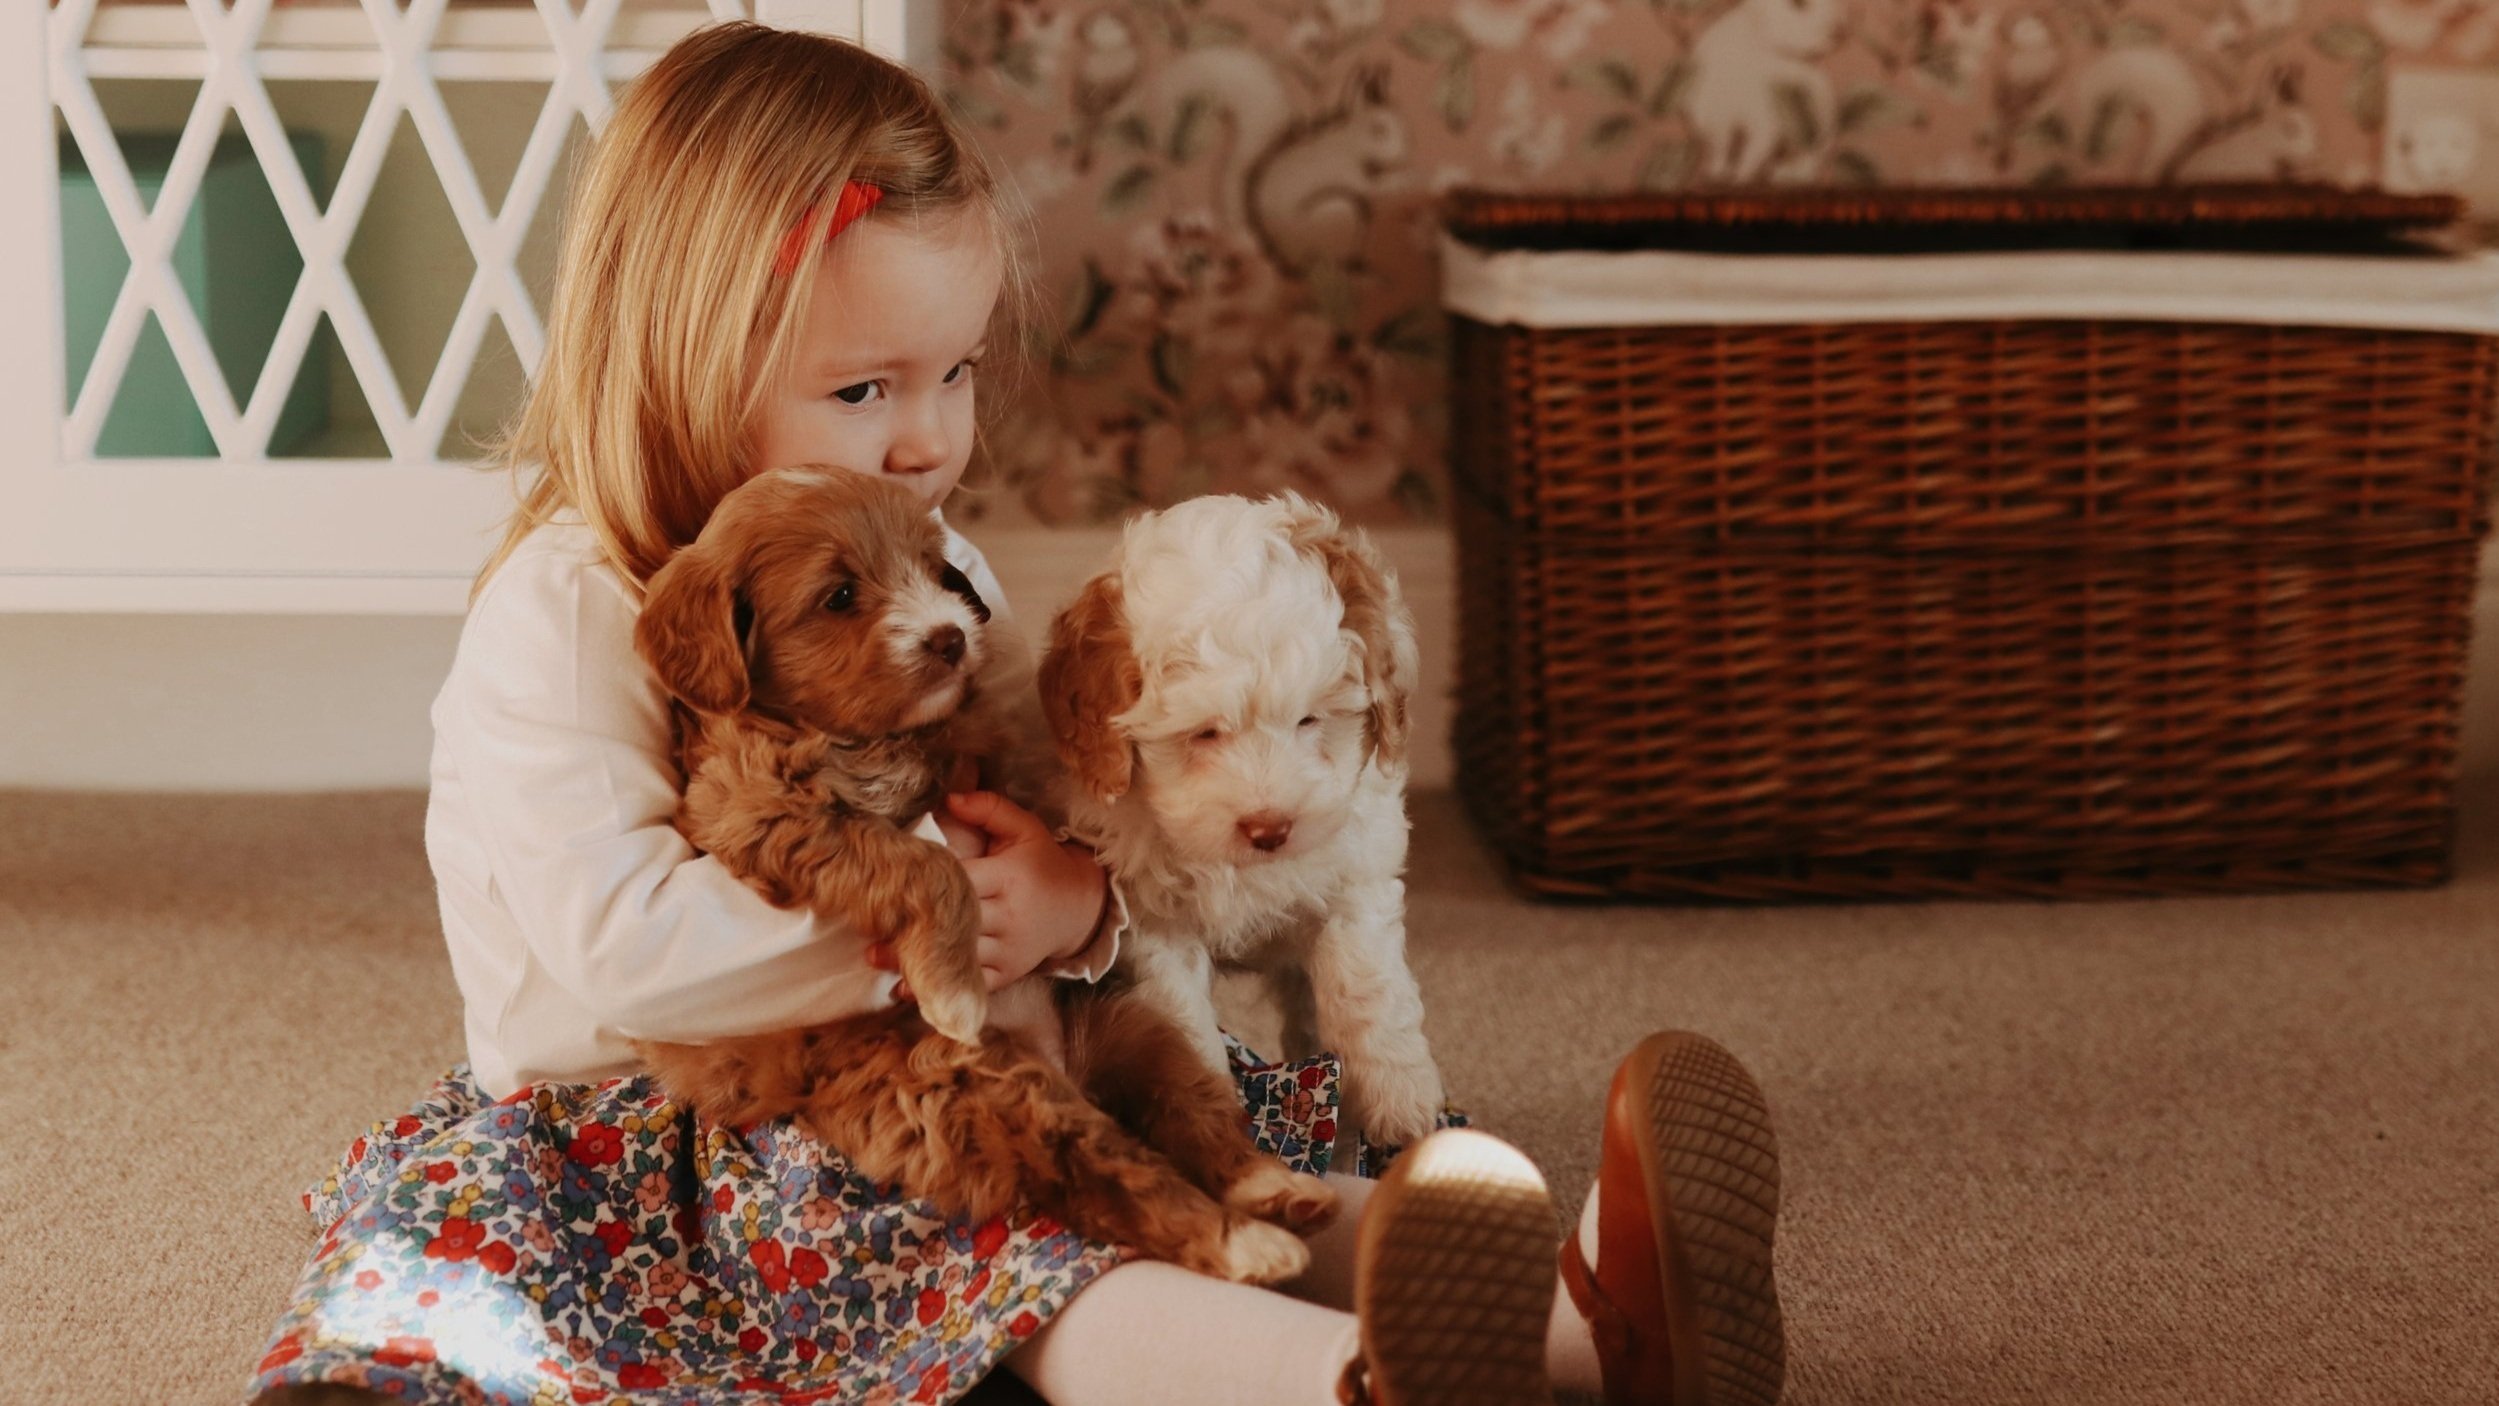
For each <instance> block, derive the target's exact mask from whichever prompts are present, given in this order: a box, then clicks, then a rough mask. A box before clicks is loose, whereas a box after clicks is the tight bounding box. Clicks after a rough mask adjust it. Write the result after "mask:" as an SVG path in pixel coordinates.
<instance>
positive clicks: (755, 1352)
mask: <svg viewBox="0 0 2499 1406" xmlns="http://www.w3.org/2000/svg"><path fill="white" fill-rule="evenodd" d="M1229 1044H1230V1049H1231V1054H1232V1066H1233V1074H1234V1077H1235V1078H1236V1079H1237V1080H1238V1081H1239V1084H1240V1087H1241V1093H1242V1100H1243V1103H1244V1104H1245V1105H1246V1107H1247V1109H1248V1117H1249V1124H1250V1130H1251V1133H1252V1135H1253V1136H1254V1137H1255V1138H1256V1139H1257V1141H1258V1143H1259V1144H1260V1145H1261V1146H1262V1147H1264V1148H1266V1149H1267V1150H1268V1151H1270V1152H1272V1153H1274V1154H1275V1155H1276V1156H1278V1157H1280V1158H1282V1159H1283V1160H1284V1161H1285V1162H1287V1163H1288V1164H1290V1165H1291V1166H1293V1167H1294V1168H1295V1169H1297V1170H1300V1171H1305V1172H1310V1173H1314V1174H1316V1173H1321V1172H1325V1171H1326V1170H1327V1169H1328V1165H1329V1161H1330V1158H1331V1156H1332V1154H1333V1153H1334V1151H1335V1147H1336V1114H1337V1092H1338V1090H1337V1085H1338V1077H1339V1071H1338V1066H1337V1062H1336V1060H1335V1059H1334V1057H1332V1056H1328V1055H1321V1056H1318V1057H1316V1058H1312V1059H1306V1060H1297V1061H1293V1062H1289V1063H1269V1062H1264V1061H1261V1060H1260V1059H1258V1058H1257V1057H1256V1056H1254V1055H1252V1054H1251V1053H1250V1052H1249V1051H1248V1050H1247V1049H1246V1048H1244V1047H1243V1046H1242V1045H1240V1043H1239V1042H1238V1041H1230V1042H1229ZM1464 1121H1465V1119H1464V1117H1463V1115H1461V1114H1458V1113H1457V1112H1456V1111H1455V1110H1450V1111H1448V1112H1446V1113H1444V1115H1443V1123H1444V1125H1455V1124H1463V1123H1464ZM1352 1145H1353V1149H1354V1161H1355V1166H1354V1169H1353V1170H1354V1171H1355V1173H1356V1174H1357V1175H1363V1176H1375V1175H1377V1174H1378V1173H1379V1172H1380V1171H1382V1170H1384V1169H1385V1168H1386V1166H1387V1165H1388V1161H1389V1159H1390V1158H1391V1157H1393V1156H1394V1155H1395V1151H1396V1150H1395V1149H1393V1148H1381V1147H1375V1146H1373V1145H1372V1144H1370V1143H1369V1142H1368V1141H1367V1140H1365V1139H1361V1138H1359V1137H1357V1138H1355V1139H1353V1142H1352ZM303 1200H304V1209H305V1210H306V1211H307V1212H308V1213H310V1215H311V1217H312V1221H313V1224H314V1225H315V1227H316V1228H318V1229H319V1231H320V1232H321V1238H320V1241H319V1243H318V1244H317V1245H316V1246H315V1248H314V1250H313V1253H312V1257H311V1260H310V1262H309V1263H308V1264H307V1265H306V1267H305V1270H304V1273H303V1276H302V1278H301V1279H300V1280H299V1281H298V1283H297V1285H296V1289H295V1292H294V1295H293V1297H292V1298H291V1300H290V1301H289V1303H288V1306H287V1309H286V1311H285V1313H284V1315H283V1316H282V1317H281V1318H280V1319H279V1321H278V1325H277V1328H276V1329H275V1331H274V1332H273V1333H272V1335H271V1339H270V1344H269V1348H268V1351H267V1353H266V1354H265V1355H264V1356H263V1357H262V1359H261V1362H260V1365H259V1368H258V1371H257V1373H256V1375H255V1376H254V1378H253V1380H252V1382H251V1384H250V1387H249V1392H250V1394H251V1395H253V1396H257V1395H258V1394H260V1393H261V1392H264V1391H267V1390H270V1389H272V1388H275V1387H279V1386H285V1385H291V1384H309V1383H315V1382H338V1383H345V1384H349V1385H356V1386H362V1387H364V1388H366V1389H368V1390H373V1391H380V1392H385V1393H389V1394H392V1395H395V1396H397V1397H399V1398H400V1399H401V1400H403V1401H407V1402H410V1403H466V1404H468V1406H483V1403H495V1404H496V1406H559V1403H576V1402H584V1403H586V1402H617V1403H631V1404H632V1406H694V1404H695V1403H705V1404H706V1406H709V1404H710V1403H726V1402H740V1403H744V1402H789V1403H799V1402H827V1403H843V1404H844V1406H852V1404H853V1403H855V1404H856V1406H896V1403H903V1402H915V1403H937V1402H947V1401H953V1400H955V1399H957V1398H958V1397H960V1396H962V1395H963V1394H964V1393H965V1392H967V1391H969V1390H970V1389H971V1387H972V1385H973V1383H975V1382H977V1381H978V1380H979V1379H980V1378H981V1377H982V1376H983V1375H984V1374H986V1373H987V1372H988V1371H989V1370H990V1369H991V1368H992V1367H994V1366H995V1365H996V1364H997V1362H998V1360H999V1359H1000V1358H1002V1357H1004V1356H1005V1355H1006V1354H1007V1353H1008V1352H1010V1351H1012V1350H1013V1349H1014V1348H1015V1346H1016V1345H1017V1344H1018V1343H1020V1342H1022V1341H1023V1340H1024V1339H1026V1338H1028V1337H1031V1336H1032V1335H1033V1334H1034V1333H1035V1332H1038V1331H1039V1330H1040V1328H1041V1326H1042V1325H1043V1324H1045V1323H1047V1322H1049V1321H1050V1319H1051V1318H1052V1317H1054V1316H1055V1315H1056V1314H1057V1313H1058V1311H1059V1310H1060V1309H1061V1308H1062V1307H1064V1306H1065V1305H1066V1304H1067V1302H1068V1301H1069V1300H1070V1299H1071V1298H1073V1297H1074V1296H1075V1294H1076V1293H1077V1291H1078V1290H1080V1289H1082V1288H1083V1287H1084V1286H1085V1285H1086V1284H1087V1283H1089V1282H1091V1281H1092V1280H1093V1279H1094V1278H1095V1277H1097V1276H1098V1275H1100V1274H1101V1273H1102V1272H1103V1271H1105V1270H1107V1269H1110V1268H1111V1267H1113V1266H1114V1265H1117V1264H1118V1263H1120V1262H1121V1261H1122V1260H1123V1259H1125V1258H1127V1257H1128V1254H1127V1252H1126V1251H1124V1250H1122V1249H1121V1248H1119V1247H1116V1246H1112V1245H1105V1244H1100V1243H1096V1242H1091V1241H1087V1240H1085V1239H1083V1238H1081V1237H1080V1236H1078V1235H1076V1234H1075V1233H1073V1232H1072V1231H1069V1230H1067V1229H1066V1228H1064V1227H1062V1226H1060V1225H1058V1224H1056V1223H1055V1222H1052V1221H1049V1220H1047V1219H1044V1218H1041V1217H1038V1216H1030V1215H1024V1216H1015V1217H1006V1218H1001V1219H996V1220H991V1221H988V1222H986V1223H983V1224H979V1225H965V1224H956V1223H950V1222H948V1221H947V1220H946V1219H945V1218H943V1217H942V1216H940V1215H938V1214H937V1213H936V1212H935V1210H934V1208H932V1207H929V1206H928V1205H926V1204H925V1203H917V1202H911V1201H907V1200H905V1199H903V1198H902V1197H901V1195H900V1193H899V1192H898V1190H897V1189H896V1188H894V1187H892V1186H887V1185H878V1184H876V1183H874V1182H871V1181H869V1180H867V1179H866V1178H864V1177H861V1176H859V1175H857V1174H856V1173H854V1172H852V1171H851V1170H850V1169H849V1167H848V1166H847V1165H846V1164H845V1163H844V1162H843V1161H842V1159H841V1158H840V1157H839V1156H838V1155H836V1154H834V1153H832V1152H830V1151H828V1150H827V1149H826V1148H825V1147H824V1146H823V1145H822V1144H820V1143H817V1142H815V1141H814V1140H813V1139H811V1138H809V1137H807V1136H806V1135H805V1134H803V1133H801V1132H799V1131H798V1130H797V1129H796V1128H795V1127H793V1126H791V1125H789V1124H786V1123H780V1124H764V1125H757V1126H754V1127H750V1128H746V1129H731V1128H727V1127H722V1126H719V1125H716V1124H711V1123H708V1122H706V1121H704V1120H702V1119H700V1118H698V1117H696V1116H695V1115H694V1114H693V1113H692V1112H691V1111H690V1110H687V1109H683V1108H680V1107H678V1106H677V1105H675V1104H672V1103H670V1102H669V1101H668V1100H667V1099H665V1098H664V1097H662V1096H661V1095H660V1093H659V1092H658V1090H657V1089H656V1087H654V1086H653V1084H652V1082H651V1081H650V1080H649V1079H647V1078H642V1077H635V1078H625V1079H612V1080H608V1081H605V1082H602V1083H595V1084H555V1083H550V1084H538V1085H532V1086H530V1087H527V1088H523V1089H521V1090H520V1091H518V1092H517V1093H515V1094H513V1095H512V1096H511V1097H510V1098H507V1099H504V1100H502V1101H501V1102H489V1101H488V1100H487V1099H486V1098H485V1096H484V1095H483V1094H482V1093H481V1092H480V1091H479V1089H478V1088H477V1085H476V1082H475V1080H474V1079H473V1078H472V1077H471V1076H470V1073H469V1070H468V1067H467V1066H466V1065H455V1066H453V1067H452V1068H451V1069H450V1070H449V1071H448V1072H446V1073H445V1074H444V1075H443V1076H442V1077H441V1078H440V1079H439V1080H437V1081H436V1083H435V1084H434V1086H433V1088H431V1089H430V1090H428V1091H427V1092H426V1094H425V1095H424V1096H423V1097H422V1098H420V1099H419V1100H418V1101H417V1103H416V1104H415V1106H414V1107H412V1108H410V1109H409V1110H408V1111H407V1112H405V1113H403V1114H400V1115H399V1116H398V1117H396V1118H394V1119H390V1120H386V1121H384V1122H381V1123H377V1124H375V1125H374V1126H373V1128H372V1130H371V1131H370V1132H368V1133H367V1134H366V1135H365V1136H363V1137H360V1138H357V1139H356V1140H355V1142H354V1143H353V1144H352V1145H350V1146H349V1148H348V1149H347V1152H346V1154H345V1156H344V1157H343V1158H342V1159H341V1160H340V1162H339V1166H338V1169H337V1171H336V1172H335V1173H333V1174H332V1175H330V1176H329V1177H327V1178H325V1179H324V1180H323V1181H321V1182H320V1183H319V1184H318V1185H316V1186H314V1187H313V1188H311V1189H310V1190H309V1191H307V1192H306V1193H305V1194H304V1198H303Z"/></svg>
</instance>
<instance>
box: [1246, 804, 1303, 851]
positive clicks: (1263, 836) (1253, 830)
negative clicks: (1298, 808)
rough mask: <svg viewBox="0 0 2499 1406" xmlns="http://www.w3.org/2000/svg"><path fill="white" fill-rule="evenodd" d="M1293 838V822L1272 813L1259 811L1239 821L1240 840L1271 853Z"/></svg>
mask: <svg viewBox="0 0 2499 1406" xmlns="http://www.w3.org/2000/svg"><path fill="white" fill-rule="evenodd" d="M1292 836H1293V822H1292V821H1290V820H1287V819H1285V818H1284V817H1283V816H1281V815H1278V814H1276V813H1275V812H1274V811H1261V812H1259V813H1258V814H1256V815H1252V816H1246V817H1244V818H1243V819H1242V821H1241V838H1242V839H1245V840H1247V841H1249V842H1250V843H1251V844H1252V845H1254V846H1256V847H1257V848H1259V849H1262V850H1267V851H1270V852H1273V851H1275V850H1279V849H1282V848H1284V842H1285V841H1286V840H1288V839H1291V838H1292Z"/></svg>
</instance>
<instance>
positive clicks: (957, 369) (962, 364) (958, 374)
mask: <svg viewBox="0 0 2499 1406" xmlns="http://www.w3.org/2000/svg"><path fill="white" fill-rule="evenodd" d="M978 365H980V363H979V362H977V361H974V360H972V359H971V358H970V357H968V356H967V357H965V358H964V359H963V360H961V361H958V362H956V363H955V364H954V369H953V370H951V371H949V372H947V373H946V384H947V385H950V386H951V385H955V384H957V383H958V382H962V381H968V380H970V379H972V368H973V367H975V366H978Z"/></svg>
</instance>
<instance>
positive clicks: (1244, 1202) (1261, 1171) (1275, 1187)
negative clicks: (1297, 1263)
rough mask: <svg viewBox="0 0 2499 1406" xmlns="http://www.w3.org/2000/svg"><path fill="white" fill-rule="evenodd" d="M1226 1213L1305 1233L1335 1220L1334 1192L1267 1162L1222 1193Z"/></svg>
mask: <svg viewBox="0 0 2499 1406" xmlns="http://www.w3.org/2000/svg"><path fill="white" fill-rule="evenodd" d="M1223 1204H1224V1208H1225V1209H1226V1210H1231V1211H1238V1212H1240V1213H1241V1214H1243V1215H1245V1216H1256V1217H1257V1218H1258V1219H1260V1220H1262V1221H1267V1222H1269V1223H1271V1224H1274V1225H1280V1226H1283V1227H1285V1228H1286V1229H1288V1230H1294V1231H1300V1232H1303V1233H1305V1234H1306V1233H1308V1232H1310V1231H1313V1230H1317V1229H1318V1228H1319V1227H1321V1226H1323V1225H1326V1224H1327V1223H1328V1222H1329V1221H1332V1220H1334V1219H1336V1188H1334V1187H1332V1186H1330V1185H1328V1184H1327V1183H1326V1182H1325V1181H1323V1180H1321V1179H1320V1178H1318V1177H1314V1176H1308V1175H1305V1174H1303V1173H1301V1172H1297V1171H1294V1170H1293V1169H1292V1168H1290V1167H1288V1166H1286V1165H1284V1164H1283V1163H1282V1162H1278V1161H1275V1160H1274V1159H1272V1158H1270V1159H1269V1160H1267V1161H1265V1162H1262V1163H1260V1164H1259V1165H1258V1166H1256V1167H1253V1168H1251V1169H1250V1172H1249V1174H1248V1175H1247V1176H1244V1177H1242V1178H1241V1179H1240V1180H1239V1181H1236V1182H1234V1183H1233V1184H1232V1186H1231V1189H1229V1190H1227V1191H1226V1192H1224V1197H1223Z"/></svg>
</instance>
